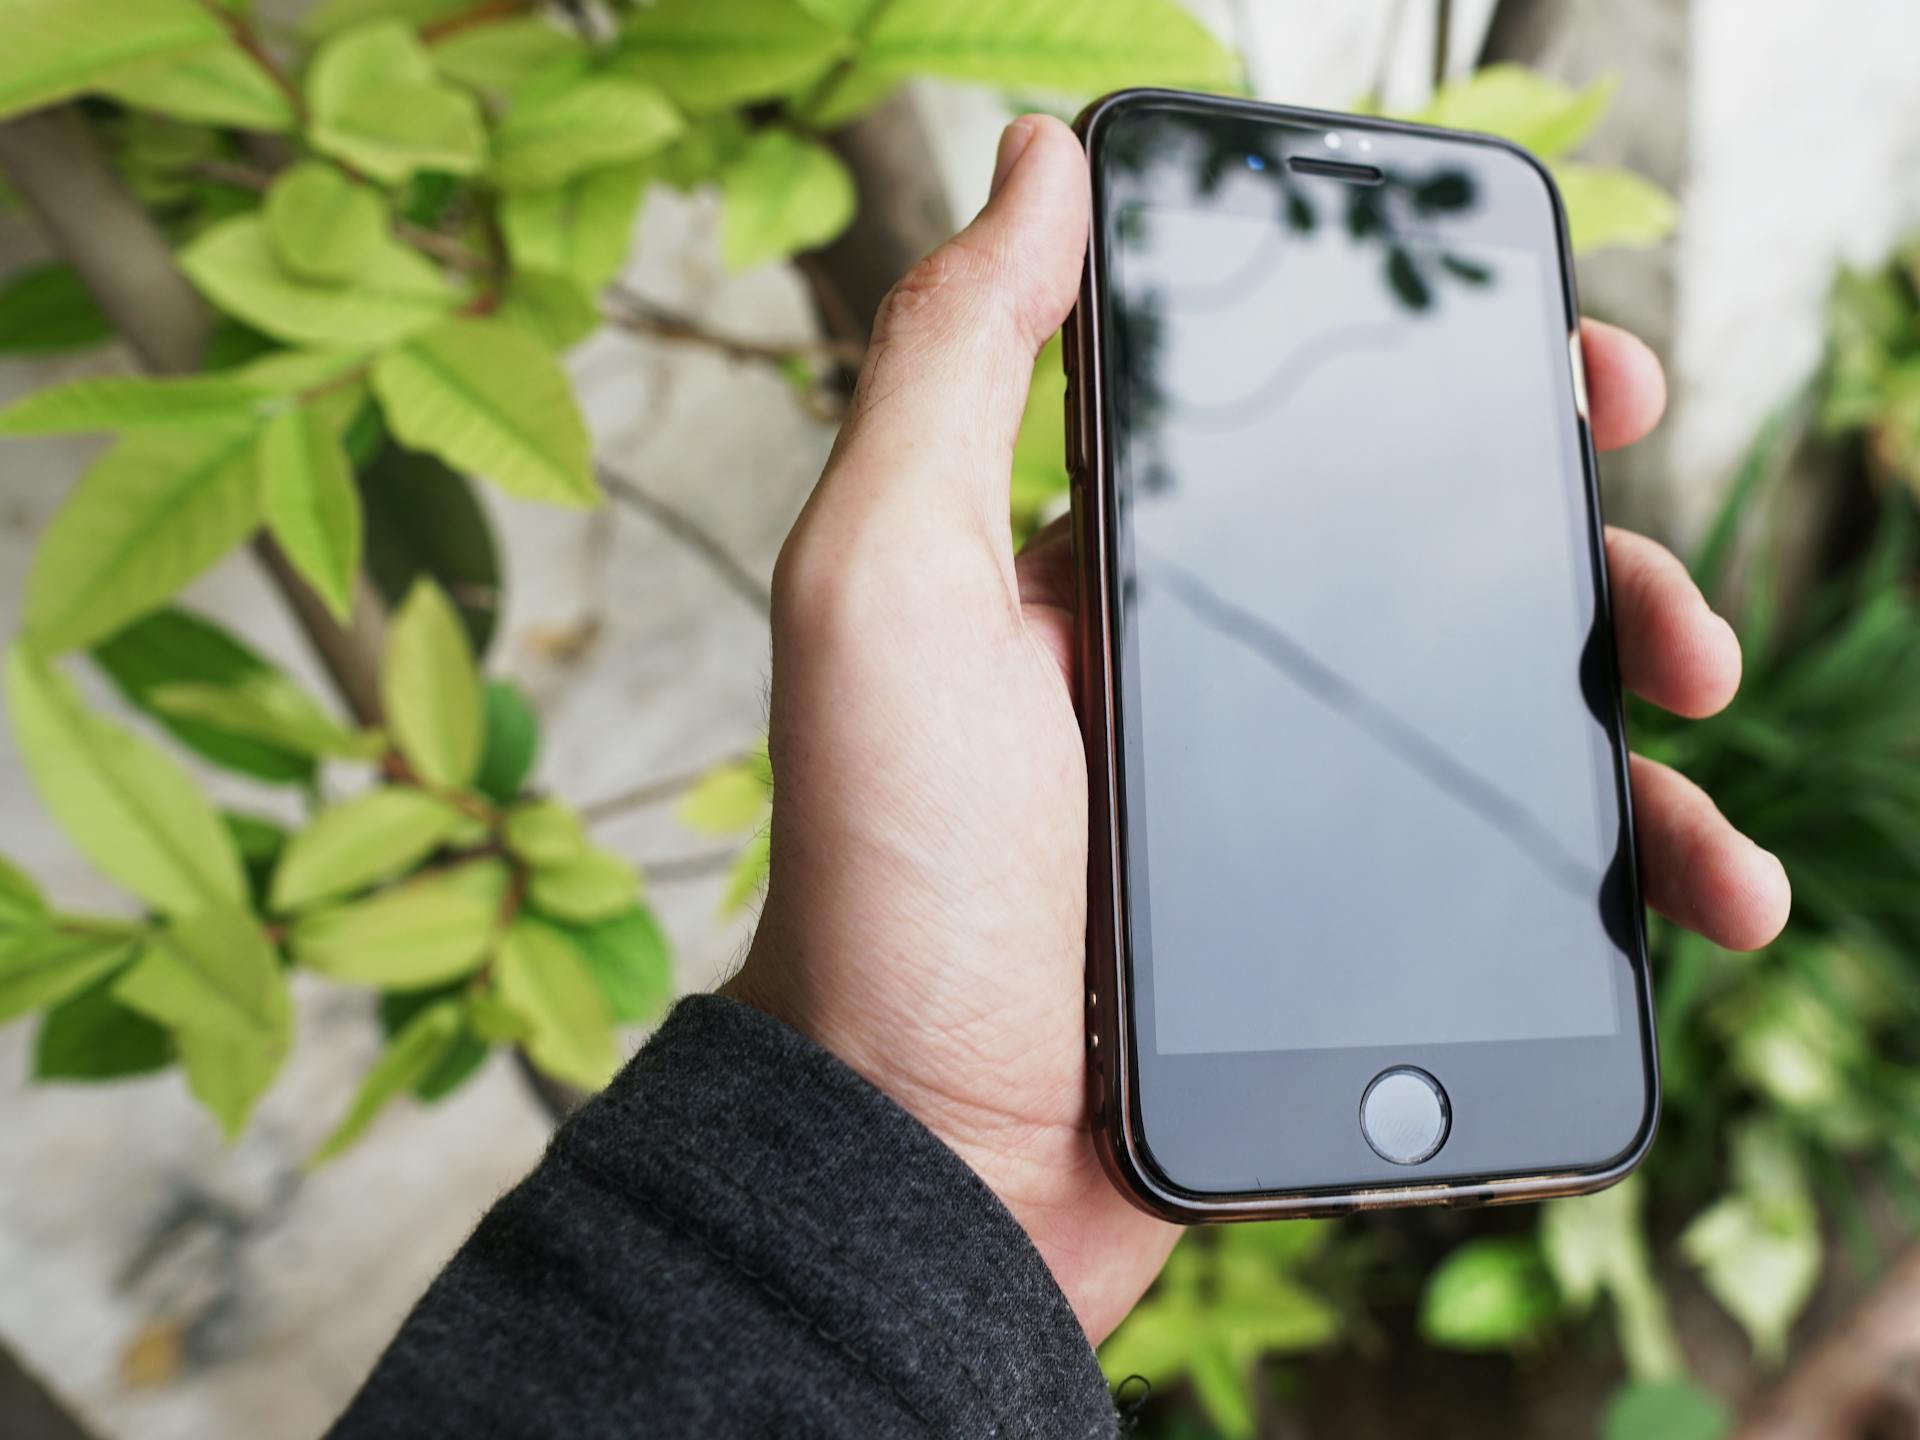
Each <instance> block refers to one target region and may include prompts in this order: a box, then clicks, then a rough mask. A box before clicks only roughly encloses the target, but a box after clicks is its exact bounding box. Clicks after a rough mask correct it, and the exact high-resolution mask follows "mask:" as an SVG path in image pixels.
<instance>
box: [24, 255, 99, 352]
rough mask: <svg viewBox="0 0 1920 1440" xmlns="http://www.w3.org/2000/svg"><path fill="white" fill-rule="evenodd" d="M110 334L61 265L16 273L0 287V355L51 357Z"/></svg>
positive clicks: (94, 304)
mask: <svg viewBox="0 0 1920 1440" xmlns="http://www.w3.org/2000/svg"><path fill="white" fill-rule="evenodd" d="M112 335H113V324H112V322H111V321H109V320H108V319H107V317H106V314H105V312H104V311H102V310H101V309H100V305H99V302H98V301H96V300H95V299H94V298H93V292H91V291H90V290H88V289H87V287H86V286H85V285H84V284H82V283H81V281H80V277H79V275H78V274H76V273H75V272H74V269H73V267H72V266H71V265H68V264H66V263H64V262H62V261H49V262H48V263H46V264H44V265H34V266H30V267H28V268H27V269H25V270H20V271H16V272H15V273H14V274H13V275H12V276H10V277H9V278H8V280H7V282H6V284H5V285H3V286H0V355H51V354H54V353H57V352H58V351H61V350H78V349H81V348H83V347H85V346H88V345H98V344H100V343H101V342H102V341H104V340H107V339H110V338H111V337H112Z"/></svg>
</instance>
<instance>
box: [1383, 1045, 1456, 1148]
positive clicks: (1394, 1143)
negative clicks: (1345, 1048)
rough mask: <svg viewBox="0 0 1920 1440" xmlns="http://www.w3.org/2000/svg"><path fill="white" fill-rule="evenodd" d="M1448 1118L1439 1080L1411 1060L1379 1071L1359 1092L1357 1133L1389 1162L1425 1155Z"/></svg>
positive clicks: (1443, 1138)
mask: <svg viewBox="0 0 1920 1440" xmlns="http://www.w3.org/2000/svg"><path fill="white" fill-rule="evenodd" d="M1452 1123H1453V1111H1452V1109H1451V1108H1450V1107H1449V1106H1448V1104H1447V1092H1446V1091H1444V1090H1442V1089H1441V1088H1440V1082H1439V1081H1438V1080H1435V1079H1434V1078H1433V1077H1432V1076H1431V1075H1429V1074H1427V1072H1426V1071H1424V1070H1416V1069H1414V1068H1413V1066H1411V1065H1396V1066H1394V1067H1393V1068H1392V1069H1391V1070H1382V1071H1381V1072H1380V1073H1379V1074H1378V1075H1376V1076H1374V1077H1373V1082H1372V1083H1371V1084H1370V1085H1368V1086H1367V1090H1366V1093H1365V1094H1364V1095H1362V1096H1361V1097H1360V1133H1361V1134H1362V1135H1364V1136H1366V1138H1367V1144H1369V1145H1371V1146H1372V1147H1373V1151H1374V1154H1376V1155H1378V1156H1379V1157H1380V1158H1381V1159H1382V1160H1390V1161H1392V1162H1393V1163H1394V1164H1395V1165H1418V1164H1419V1163H1420V1162H1421V1161H1423V1160H1431V1159H1432V1158H1433V1156H1434V1155H1435V1154H1436V1153H1437V1152H1438V1151H1439V1149H1440V1147H1441V1146H1442V1145H1444V1144H1446V1143H1447V1131H1448V1129H1449V1127H1450V1126H1451V1125H1452Z"/></svg>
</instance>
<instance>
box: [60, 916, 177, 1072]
mask: <svg viewBox="0 0 1920 1440" xmlns="http://www.w3.org/2000/svg"><path fill="white" fill-rule="evenodd" d="M127 953H128V956H129V958H131V956H132V953H133V952H132V949H131V948H129V949H128V952H127ZM174 1054H175V1052H174V1046H173V1036H172V1035H170V1034H169V1033H168V1032H167V1030H166V1028H165V1027H164V1026H160V1025H156V1024H154V1023H153V1021H151V1020H149V1019H147V1017H146V1016H144V1015H142V1014H141V1013H140V1012H139V1011H137V1010H132V1009H129V1008H128V1007H127V1006H125V1005H122V1004H121V1003H120V1002H119V1001H118V1000H116V999H114V998H113V978H112V974H111V972H109V973H108V975H107V976H106V978H104V979H101V980H98V981H95V982H94V984H93V985H91V986H89V987H88V988H87V989H85V990H82V991H81V992H80V993H79V994H78V995H74V996H72V997H70V998H69V999H66V1000H63V1001H62V1002H61V1003H60V1004H58V1005H56V1006H55V1007H54V1008H53V1009H51V1010H49V1011H47V1013H46V1015H45V1016H43V1017H42V1019H41V1021H40V1030H39V1033H38V1034H36V1035H35V1036H34V1040H33V1078H34V1079H35V1080H38V1081H47V1080H83V1081H92V1080H124V1079H127V1078H128V1077H130V1076H134V1075H148V1074H151V1073H152V1072H153V1071H155V1070H159V1069H162V1068H164V1067H165V1066H167V1065H170V1064H172V1063H173V1059H174Z"/></svg>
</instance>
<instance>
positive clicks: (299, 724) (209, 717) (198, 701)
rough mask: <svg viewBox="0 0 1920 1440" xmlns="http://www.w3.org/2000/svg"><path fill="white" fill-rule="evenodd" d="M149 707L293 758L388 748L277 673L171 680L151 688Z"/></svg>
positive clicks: (360, 754) (362, 754)
mask: <svg viewBox="0 0 1920 1440" xmlns="http://www.w3.org/2000/svg"><path fill="white" fill-rule="evenodd" d="M146 703H147V707H148V708H149V709H150V710H152V711H153V712H154V713H155V714H157V715H162V716H166V717H169V718H171V719H173V720H184V721H189V722H192V723H196V724H200V725H204V726H206V727H208V728H210V729H218V730H221V731H224V732H225V733H226V734H228V735H238V736H243V737H245V738H247V739H249V740H257V741H260V742H261V743H263V744H266V745H271V746H273V747H274V748H275V749H277V750H282V751H287V752H291V753H292V754H295V755H310V756H316V757H327V758H331V759H337V760H371V759H374V758H376V757H377V756H379V754H380V753H381V751H382V750H384V749H385V748H386V745H385V741H384V740H382V739H381V737H380V735H379V734H378V733H377V732H374V731H363V730H350V729H348V728H347V727H346V726H345V725H342V724H341V723H340V722H339V721H337V720H335V719H334V718H333V717H332V716H331V715H329V714H328V713H327V712H326V711H325V710H324V709H322V708H321V706H320V703H319V701H317V700H315V699H314V698H313V697H312V696H311V695H309V694H308V693H307V692H306V691H305V690H303V689H301V688H300V687H299V686H298V685H297V684H295V683H294V682H293V681H292V680H291V679H289V678H288V677H287V676H286V675H284V674H282V673H281V672H280V671H278V670H273V669H265V668H263V669H259V670H253V671H249V672H248V673H246V674H245V675H242V676H240V677H238V678H236V679H234V680H231V681H228V682H226V683H221V684H210V683H208V682H207V681H204V680H181V681H171V682H168V683H165V684H160V685H156V686H154V687H153V688H152V689H151V690H150V691H149V692H148V693H147V697H146Z"/></svg>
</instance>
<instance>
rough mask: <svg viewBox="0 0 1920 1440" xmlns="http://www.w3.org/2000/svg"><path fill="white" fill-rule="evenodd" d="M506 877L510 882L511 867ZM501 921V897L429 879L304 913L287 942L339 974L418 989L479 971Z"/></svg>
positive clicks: (311, 963) (311, 964)
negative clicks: (497, 925)
mask: <svg viewBox="0 0 1920 1440" xmlns="http://www.w3.org/2000/svg"><path fill="white" fill-rule="evenodd" d="M478 868H480V867H477V866H462V867H461V869H462V870H472V869H478ZM454 873H455V874H458V873H459V872H458V871H456V872H454ZM501 878H502V881H503V883H504V872H502V876H501ZM499 918H500V901H499V898H498V896H497V895H493V894H490V893H488V892H487V890H486V889H485V888H483V887H481V886H479V885H477V884H471V883H467V882H466V881H465V880H462V881H458V882H456V881H455V880H453V879H451V878H449V877H443V876H429V877H426V878H423V879H420V880H414V881H409V882H408V883H406V884H403V885H397V886H395V887H394V888H392V889H391V890H383V891H381V892H380V893H379V894H378V895H375V896H372V897H371V898H369V899H366V900H357V901H354V902H352V903H350V904H345V905H337V906H334V907H332V908H330V909H326V910H315V911H312V912H310V913H308V914H305V915H302V916H301V917H300V918H299V919H298V920H296V921H294V923H293V927H292V930H291V932H290V933H289V935H288V944H289V947H290V948H291V950H292V953H293V957H294V959H295V960H297V961H299V963H300V964H302V965H305V966H307V967H308V968H309V969H311V970H316V971H318V972H319V973H320V974H322V975H326V976H329V977H331V978H332V979H335V980H342V981H346V982H348V983H351V984H359V985H378V986H380V987H381V988H382V989H388V990H417V989H422V988H424V987H426V986H429V985H440V984H444V983H445V982H447V981H449V980H457V979H459V978H461V977H462V976H465V975H471V974H472V973H473V972H474V971H476V970H478V969H479V968H480V966H481V964H482V962H484V961H485V960H486V958H487V949H488V947H489V946H490V945H491V944H492V943H493V932H494V927H495V925H496V924H497V922H498V921H499Z"/></svg>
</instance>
